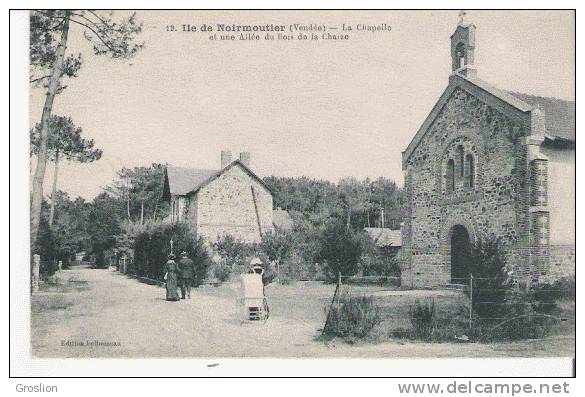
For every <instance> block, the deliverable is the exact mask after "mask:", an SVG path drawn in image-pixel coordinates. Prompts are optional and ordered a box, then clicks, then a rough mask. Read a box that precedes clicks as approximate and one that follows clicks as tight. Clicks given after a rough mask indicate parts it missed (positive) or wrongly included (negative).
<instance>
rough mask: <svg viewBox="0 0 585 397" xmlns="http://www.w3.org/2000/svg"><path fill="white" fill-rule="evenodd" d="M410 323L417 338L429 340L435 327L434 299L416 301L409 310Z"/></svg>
mask: <svg viewBox="0 0 585 397" xmlns="http://www.w3.org/2000/svg"><path fill="white" fill-rule="evenodd" d="M409 316H410V323H411V324H412V328H413V330H414V336H415V337H416V338H417V339H422V340H430V339H431V336H432V334H433V330H434V328H435V301H434V300H430V301H428V302H425V303H421V302H420V301H418V300H417V301H416V302H415V304H414V305H413V306H411V307H410V310H409Z"/></svg>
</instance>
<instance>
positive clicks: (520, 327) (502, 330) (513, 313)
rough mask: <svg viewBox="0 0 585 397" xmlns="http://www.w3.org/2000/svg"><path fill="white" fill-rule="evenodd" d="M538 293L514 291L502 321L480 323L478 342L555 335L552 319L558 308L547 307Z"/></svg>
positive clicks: (508, 299) (511, 292) (491, 320)
mask: <svg viewBox="0 0 585 397" xmlns="http://www.w3.org/2000/svg"><path fill="white" fill-rule="evenodd" d="M544 303H545V302H543V301H540V300H538V299H537V298H536V291H534V290H521V289H510V290H508V291H507V294H506V304H505V305H504V306H505V310H503V311H501V312H500V313H501V318H499V319H489V318H488V319H482V318H479V319H478V323H477V324H476V325H475V327H474V328H475V329H476V334H477V338H478V339H480V340H484V341H502V340H509V341H513V340H521V339H534V338H543V337H545V336H547V335H549V334H550V333H551V331H552V330H553V326H554V325H555V323H556V322H557V320H556V318H555V317H554V316H553V315H551V313H552V312H553V311H554V310H555V308H556V306H555V305H554V303H553V307H552V308H551V306H549V305H546V304H544Z"/></svg>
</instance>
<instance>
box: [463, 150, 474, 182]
mask: <svg viewBox="0 0 585 397" xmlns="http://www.w3.org/2000/svg"><path fill="white" fill-rule="evenodd" d="M465 169H466V170H467V175H466V178H465V182H466V186H467V187H470V188H472V187H473V186H475V160H474V159H473V156H472V155H471V154H468V155H466V156H465Z"/></svg>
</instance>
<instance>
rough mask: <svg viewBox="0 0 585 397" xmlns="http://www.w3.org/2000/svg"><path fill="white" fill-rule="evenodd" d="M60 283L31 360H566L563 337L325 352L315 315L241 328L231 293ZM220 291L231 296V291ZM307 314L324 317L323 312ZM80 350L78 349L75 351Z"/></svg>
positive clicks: (36, 328) (79, 275)
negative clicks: (185, 296)
mask: <svg viewBox="0 0 585 397" xmlns="http://www.w3.org/2000/svg"><path fill="white" fill-rule="evenodd" d="M59 279H60V280H61V283H62V285H63V288H64V289H65V291H63V288H61V287H60V288H57V289H55V290H54V291H52V290H48V291H44V292H41V293H39V294H36V295H34V296H33V298H32V319H31V323H32V330H31V337H32V341H33V342H32V348H33V356H35V357H283V358H284V357H319V358H321V357H363V358H366V357H385V358H393V357H402V358H413V357H506V356H511V357H527V356H528V357H531V356H532V357H534V356H542V357H546V356H548V357H551V356H564V357H568V356H572V355H573V350H572V349H573V345H574V338H572V337H567V336H562V335H561V336H558V337H554V338H549V339H547V340H537V341H523V342H519V343H506V344H504V343H502V344H493V345H482V344H450V343H449V344H427V343H405V342H402V341H396V342H389V343H380V344H364V345H359V346H356V345H348V344H344V343H336V344H329V345H326V344H324V343H322V342H318V341H315V340H314V338H315V336H316V335H317V330H318V329H319V328H320V327H321V326H322V324H323V321H322V320H323V319H321V318H320V317H321V315H313V316H308V317H307V319H299V318H298V317H297V318H295V316H292V317H290V316H289V317H287V316H286V315H287V313H278V312H276V313H275V312H274V311H272V312H271V317H270V319H269V320H268V321H267V322H266V323H265V324H244V325H241V324H240V321H239V319H238V316H237V312H236V302H235V297H236V296H237V292H236V291H235V290H234V291H233V294H232V293H227V294H220V295H218V294H214V293H213V290H211V289H212V288H213V287H202V288H199V289H193V290H192V292H191V300H184V301H180V302H167V301H165V300H164V296H165V293H164V289H163V288H161V287H157V286H151V285H147V284H143V283H140V282H138V281H136V280H134V279H132V278H130V277H127V276H125V275H122V274H120V273H117V272H115V271H110V270H96V269H87V268H74V269H71V270H65V271H62V272H61V274H60V275H59ZM206 288H207V290H206ZM220 288H232V289H235V287H234V286H230V285H224V286H221V287H220ZM275 292H276V291H275ZM232 296H233V298H232ZM269 298H270V297H269ZM291 304H295V302H291ZM314 310H316V311H318V312H321V313H322V312H323V308H322V307H317V308H314ZM323 316H324V315H323ZM88 341H89V342H98V343H97V344H98V345H96V343H94V345H93V346H92V345H91V344H89V345H88V343H87V342H88ZM81 343H83V344H84V345H82V346H80V345H79V344H81ZM108 345H113V346H108Z"/></svg>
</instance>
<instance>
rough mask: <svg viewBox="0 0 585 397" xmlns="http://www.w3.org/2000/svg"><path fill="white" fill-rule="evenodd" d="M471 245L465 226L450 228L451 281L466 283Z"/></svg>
mask: <svg viewBox="0 0 585 397" xmlns="http://www.w3.org/2000/svg"><path fill="white" fill-rule="evenodd" d="M470 251H471V246H470V242H469V232H468V231H467V229H466V228H465V226H461V225H455V226H453V228H452V229H451V282H452V283H454V284H466V280H467V279H468V278H469V264H468V263H469V254H470Z"/></svg>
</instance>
